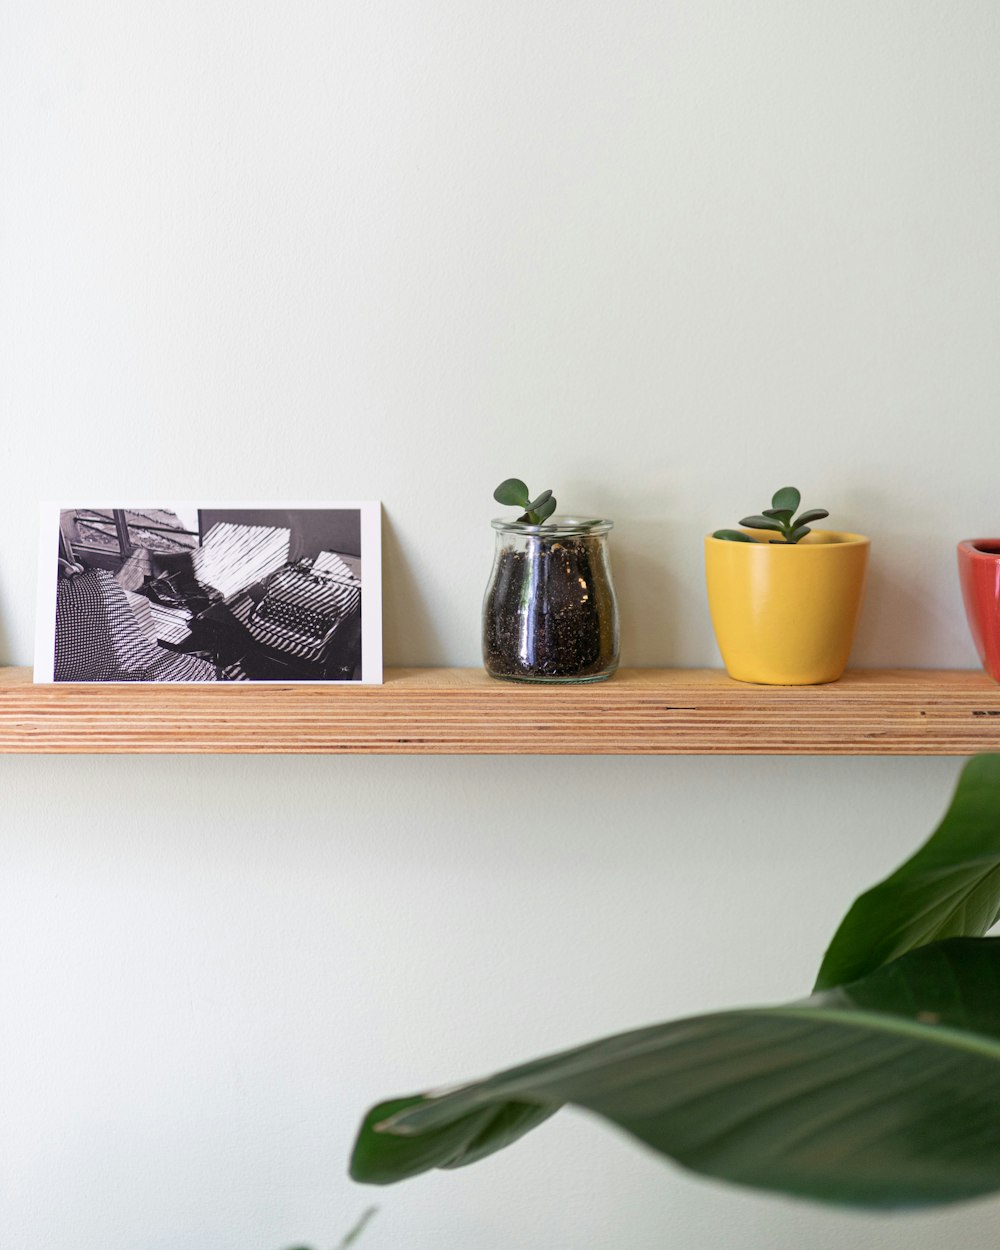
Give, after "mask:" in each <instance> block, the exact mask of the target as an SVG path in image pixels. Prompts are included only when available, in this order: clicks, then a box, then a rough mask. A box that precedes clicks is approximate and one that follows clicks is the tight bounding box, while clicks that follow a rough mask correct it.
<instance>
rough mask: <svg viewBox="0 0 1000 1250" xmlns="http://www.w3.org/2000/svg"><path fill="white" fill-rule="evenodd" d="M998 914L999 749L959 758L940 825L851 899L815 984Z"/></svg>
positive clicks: (964, 932) (825, 985) (971, 931)
mask: <svg viewBox="0 0 1000 1250" xmlns="http://www.w3.org/2000/svg"><path fill="white" fill-rule="evenodd" d="M998 919H1000V755H979V756H976V758H975V759H972V760H970V761H969V762H968V764H966V766H965V768H964V770H963V771H962V776H961V778H960V779H959V783H958V788H957V789H956V791H955V797H954V798H953V799H952V802H951V806H950V807H949V808H948V811H947V812H946V813H945V815H944V818H943V819H942V821H941V823H940V825H938V827H937V829H935V831H934V832H933V833H932V834H931V836H930V838H929V839H928V840H927V841H926V842H925V843H924V845H923V846H922V847H921V848H920V850H919V851H917V853H916V854H915V855H913V856H912V857H911V858H910V859H908V860H907V861H906V863H905V864H903V865H902V866H901V867H900V868H897V869H896V871H895V872H894V873H893V874H892V875H891V876H890V877H887V878H886V879H885V880H884V881H882V882H881V883H880V884H879V885H876V886H873V887H872V889H870V890H869V891H868V892H867V893H865V894H862V895H861V897H860V898H859V899H857V900H856V902H855V903H854V905H853V906H852V907H851V909H850V911H849V912H848V913H847V915H846V916H845V917H844V919H843V921H842V922H841V925H840V928H839V929H838V930H837V932H836V934H834V938H833V941H832V942H831V943H830V946H829V948H828V950H827V952H826V956H825V958H824V959H823V964H822V967H821V968H820V971H819V977H818V978H817V981H816V986H815V988H816V989H817V990H825V989H830V988H831V987H832V986H835V985H844V984H845V983H846V982H848V981H856V980H857V979H858V978H859V977H863V976H864V975H865V974H866V973H868V972H871V971H872V970H873V969H875V968H878V967H879V966H880V965H881V964H884V963H888V962H889V961H890V960H891V959H896V958H898V957H899V956H900V955H903V954H905V953H906V951H909V950H914V949H916V948H917V947H919V946H924V945H926V944H927V943H928V942H935V941H938V940H939V939H941V938H948V937H980V936H981V935H982V934H984V933H986V932H987V931H988V930H989V929H991V928H992V927H993V926H994V925H995V924H996V922H997V920H998Z"/></svg>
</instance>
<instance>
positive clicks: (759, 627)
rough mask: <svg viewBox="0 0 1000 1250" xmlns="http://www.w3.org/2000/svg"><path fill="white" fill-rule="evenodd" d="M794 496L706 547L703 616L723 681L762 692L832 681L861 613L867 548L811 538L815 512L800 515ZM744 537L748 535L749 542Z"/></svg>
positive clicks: (711, 538)
mask: <svg viewBox="0 0 1000 1250" xmlns="http://www.w3.org/2000/svg"><path fill="white" fill-rule="evenodd" d="M800 502H801V496H800V494H799V492H798V490H796V488H795V487H794V486H783V487H782V488H781V490H779V491H776V492H775V494H774V497H773V499H772V500H771V507H770V508H767V509H765V510H764V512H763V513H761V514H760V515H759V516H748V517H744V518H743V520H742V521H740V525H742V526H744V527H745V528H744V529H742V530H734V529H722V530H716V531H715V533H714V534H710V535H708V536H707V537H706V539H705V573H706V579H707V584H708V606H709V610H710V612H711V614H712V625H713V627H714V629H715V637H716V641H717V642H718V644H719V650H720V651H721V652H722V659H723V663H724V664H725V666H726V671H727V672H728V673H729V676H730V677H734V678H736V680H737V681H749V682H758V683H760V684H762V685H768V686H812V685H819V684H821V683H823V682H829V681H836V680H837V678H838V677H839V676H840V675H841V674H842V673H843V671H844V669H845V668H846V666H847V657H848V655H849V654H850V650H851V643H852V642H853V641H854V630H855V626H856V625H857V620H858V614H859V612H860V609H861V597H862V594H863V591H864V584H865V572H866V570H867V567H868V549H869V547H870V545H871V544H870V541H869V539H867V538H866V537H865V536H864V535H863V534H852V533H847V532H845V531H842V530H814V529H812V528H811V525H812V522H814V521H821V520H823V519H824V518H825V517H828V516H829V515H830V514H829V513H828V512H827V511H826V510H825V509H824V508H811V509H809V510H808V511H805V512H802V513H799V515H798V516H796V513H797V512H798V508H799V504H800ZM748 531H749V532H748Z"/></svg>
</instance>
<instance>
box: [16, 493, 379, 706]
mask: <svg viewBox="0 0 1000 1250" xmlns="http://www.w3.org/2000/svg"><path fill="white" fill-rule="evenodd" d="M379 531H380V508H379V504H378V503H343V504H336V503H334V504H322V505H319V504H317V505H297V506H285V507H282V506H278V505H263V504H258V505H248V506H232V505H229V506H226V505H219V506H199V505H188V504H167V505H163V506H155V507H143V506H136V505H130V506H125V507H115V506H95V507H67V506H65V505H63V506H55V505H52V506H47V507H46V508H45V509H44V511H43V516H42V530H41V552H40V574H39V613H38V631H37V642H36V658H35V680H36V681H38V682H135V681H146V682H216V681H232V682H369V683H371V682H376V683H377V682H380V681H381V680H382V654H381V624H382V623H381V559H380V541H379V540H380V532H379Z"/></svg>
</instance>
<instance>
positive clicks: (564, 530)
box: [490, 516, 614, 538]
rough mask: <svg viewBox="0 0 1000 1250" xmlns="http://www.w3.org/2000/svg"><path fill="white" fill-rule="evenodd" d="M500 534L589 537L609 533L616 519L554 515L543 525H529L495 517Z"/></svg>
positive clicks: (492, 522) (494, 526)
mask: <svg viewBox="0 0 1000 1250" xmlns="http://www.w3.org/2000/svg"><path fill="white" fill-rule="evenodd" d="M490 524H491V525H492V526H493V528H494V529H495V530H496V531H497V533H498V534H525V535H528V536H529V537H538V538H571V537H579V538H587V537H591V536H593V535H599V534H607V533H608V531H609V530H611V529H612V528H613V526H614V521H609V520H608V519H607V518H606V517H581V516H552V517H549V519H548V520H547V521H545V522H544V523H543V524H542V525H529V524H528V523H527V522H526V521H508V520H506V518H504V517H494V518H493V520H492V521H491V522H490Z"/></svg>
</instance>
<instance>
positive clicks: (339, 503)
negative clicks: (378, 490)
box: [34, 499, 383, 688]
mask: <svg viewBox="0 0 1000 1250" xmlns="http://www.w3.org/2000/svg"><path fill="white" fill-rule="evenodd" d="M77 508H133V509H135V508H165V509H169V510H171V511H173V510H175V509H177V508H194V509H196V510H197V511H203V510H206V509H211V510H212V511H220V512H224V511H226V510H227V509H232V510H233V511H247V512H249V511H253V512H265V511H267V510H268V509H271V508H273V509H274V510H275V511H279V512H353V511H357V512H360V513H361V680H360V681H295V682H284V681H232V682H221V683H219V684H220V685H225V686H227V687H231V688H235V687H237V686H289V685H291V686H360V685H366V686H378V685H381V684H382V681H383V675H382V504H381V501H380V500H377V499H365V500H351V499H348V500H336V501H335V502H333V503H315V502H311V501H310V502H308V503H287V502H284V501H281V500H278V501H273V500H260V499H255V500H250V501H242V502H240V501H237V502H236V503H232V502H228V501H227V502H221V503H220V502H217V501H216V500H214V499H213V500H209V501H208V502H203V503H192V502H190V501H180V502H178V501H171V502H165V501H158V500H150V499H146V500H144V501H143V502H142V503H136V502H135V500H134V499H130V500H127V501H124V502H123V501H121V500H116V499H111V500H104V499H102V500H101V502H100V503H95V502H94V501H93V500H91V501H90V502H89V503H79V502H77V503H50V502H46V503H43V504H42V505H41V516H40V518H39V525H38V596H37V608H36V615H35V666H34V680H35V682H36V683H37V684H39V685H58V686H98V685H105V686H141V685H150V686H206V685H211V684H212V683H210V682H131V681H110V682H90V681H81V682H68V681H66V682H64V681H60V682H57V681H56V680H55V660H56V593H57V587H58V580H59V577H58V574H59V565H58V560H59V514H60V513H61V512H67V511H72V510H75V509H77Z"/></svg>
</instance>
